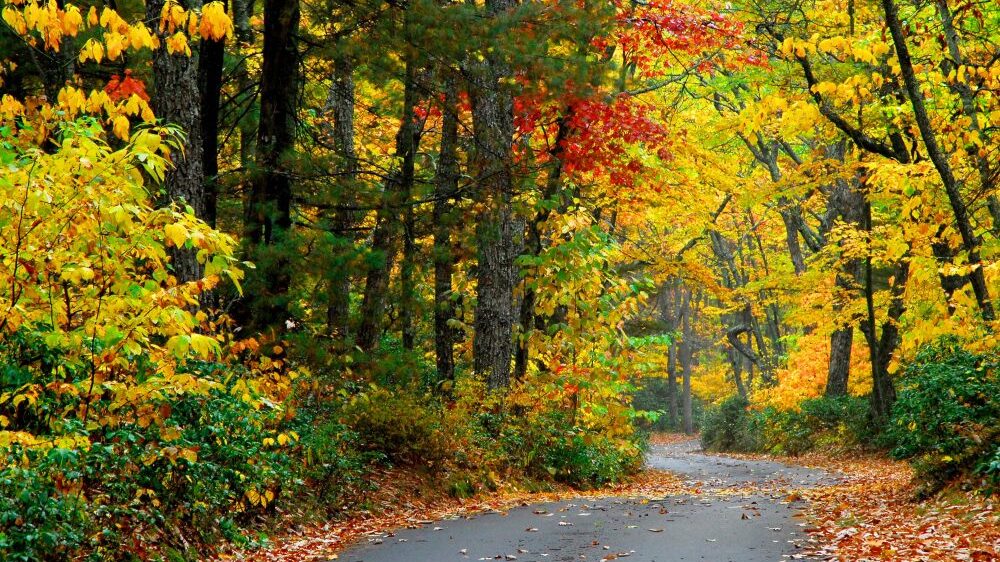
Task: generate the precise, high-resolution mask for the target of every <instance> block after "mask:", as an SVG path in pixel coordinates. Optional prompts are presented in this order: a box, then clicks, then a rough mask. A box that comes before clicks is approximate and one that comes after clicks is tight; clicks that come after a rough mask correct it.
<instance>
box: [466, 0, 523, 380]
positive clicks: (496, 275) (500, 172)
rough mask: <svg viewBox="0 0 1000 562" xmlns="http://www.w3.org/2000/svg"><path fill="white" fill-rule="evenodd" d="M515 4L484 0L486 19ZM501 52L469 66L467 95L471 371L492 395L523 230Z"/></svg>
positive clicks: (506, 338) (504, 360)
mask: <svg viewBox="0 0 1000 562" xmlns="http://www.w3.org/2000/svg"><path fill="white" fill-rule="evenodd" d="M515 6H517V1H516V0H486V15H487V16H488V17H489V18H491V19H500V18H503V17H505V14H506V13H507V12H509V11H510V10H512V9H513V8H514V7H515ZM504 57H505V53H503V52H501V50H500V49H496V48H493V49H488V50H487V51H486V53H484V57H483V59H484V60H483V61H482V62H479V63H474V64H472V65H471V68H470V69H469V70H470V75H471V76H472V84H470V86H471V87H470V94H471V96H470V97H471V101H472V122H473V131H474V139H475V151H474V159H473V162H474V166H475V176H476V183H477V187H478V193H477V195H478V200H479V202H480V204H481V205H482V207H483V210H482V211H481V213H480V215H479V217H478V219H479V220H478V224H477V228H476V242H477V251H478V264H477V267H476V281H477V286H476V294H477V305H476V310H475V316H474V320H473V322H474V328H475V334H474V336H473V342H472V350H473V351H472V355H473V368H474V369H475V371H476V373H477V374H478V375H479V376H481V377H482V378H483V379H485V380H486V382H487V385H488V387H489V388H490V389H491V390H497V389H505V388H507V387H508V386H509V385H510V373H511V356H512V351H513V332H514V304H513V303H514V286H515V282H516V278H517V268H516V266H515V263H514V260H515V259H516V258H517V255H518V253H519V249H518V247H517V244H516V243H515V240H516V238H517V237H518V236H520V233H521V231H522V229H523V227H522V225H521V223H520V221H519V220H518V219H517V217H516V216H515V213H514V208H513V205H512V202H513V197H514V178H513V172H512V170H511V166H512V160H513V137H514V100H513V96H512V94H511V91H510V89H509V87H508V86H507V84H506V82H507V81H508V80H510V79H511V77H512V76H513V73H512V71H511V69H510V65H509V63H508V62H507V61H506V60H505V58H504Z"/></svg>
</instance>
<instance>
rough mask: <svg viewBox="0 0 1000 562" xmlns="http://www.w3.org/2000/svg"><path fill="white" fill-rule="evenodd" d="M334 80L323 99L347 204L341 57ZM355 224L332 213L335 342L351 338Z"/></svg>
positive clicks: (347, 71) (348, 137) (349, 105)
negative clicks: (351, 261)
mask: <svg viewBox="0 0 1000 562" xmlns="http://www.w3.org/2000/svg"><path fill="white" fill-rule="evenodd" d="M333 66H334V70H333V79H332V83H331V85H330V91H329V92H328V94H327V98H326V107H325V108H324V109H325V112H326V113H327V115H329V116H330V119H332V121H333V126H332V127H330V130H329V131H328V134H329V135H330V136H331V140H332V141H333V146H334V151H335V153H336V154H337V156H338V158H339V160H340V161H339V163H338V177H339V180H340V181H338V185H339V186H342V187H341V190H340V192H339V193H338V194H337V195H338V196H339V197H338V200H340V201H347V200H348V197H347V193H349V190H350V189H351V188H352V187H353V184H354V182H355V181H356V180H357V173H358V157H357V152H356V151H355V147H354V64H353V63H352V62H351V61H350V60H349V59H347V58H346V57H344V56H338V57H337V59H336V60H334V62H333ZM354 222H355V218H354V213H353V212H352V211H348V210H341V209H338V210H336V211H334V214H333V220H332V225H331V230H332V231H333V237H334V248H333V256H332V262H333V263H332V267H331V268H330V269H331V272H330V281H329V286H328V287H327V309H326V326H327V333H329V334H330V336H331V337H332V338H333V339H334V341H339V342H344V341H346V340H347V338H348V337H349V336H350V298H351V275H350V271H349V266H348V264H347V260H348V258H349V256H350V254H351V253H352V252H353V250H354V243H353V242H354V241H353V240H352V239H350V238H349V237H348V236H347V233H348V232H349V231H350V230H351V227H352V225H353V224H354Z"/></svg>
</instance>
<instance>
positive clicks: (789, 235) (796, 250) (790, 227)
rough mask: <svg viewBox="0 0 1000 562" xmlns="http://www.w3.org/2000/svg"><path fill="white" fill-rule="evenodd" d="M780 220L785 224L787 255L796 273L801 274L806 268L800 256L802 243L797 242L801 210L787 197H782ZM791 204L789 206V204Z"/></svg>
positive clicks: (803, 259)
mask: <svg viewBox="0 0 1000 562" xmlns="http://www.w3.org/2000/svg"><path fill="white" fill-rule="evenodd" d="M778 204H779V205H781V206H782V210H781V221H782V222H783V223H784V225H785V243H786V244H787V245H788V256H789V258H791V260H792V267H793V268H794V269H795V274H796V275H802V274H803V273H804V272H805V270H806V260H805V258H804V257H803V256H802V245H801V244H799V230H801V228H800V226H799V223H800V222H802V210H801V209H799V207H798V205H791V203H790V202H789V201H788V199H787V198H785V197H782V198H781V199H780V200H779V202H778ZM790 205H791V206H790Z"/></svg>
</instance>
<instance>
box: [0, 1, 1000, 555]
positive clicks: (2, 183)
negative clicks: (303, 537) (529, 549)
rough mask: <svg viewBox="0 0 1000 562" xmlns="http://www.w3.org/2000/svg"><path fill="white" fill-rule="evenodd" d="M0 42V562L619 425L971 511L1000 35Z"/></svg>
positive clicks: (160, 538)
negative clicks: (819, 464) (889, 485)
mask: <svg viewBox="0 0 1000 562" xmlns="http://www.w3.org/2000/svg"><path fill="white" fill-rule="evenodd" d="M0 5H2V20H3V24H2V26H0V52H2V53H3V58H2V61H0V96H2V98H0V166H2V168H0V240H2V245H0V252H2V257H0V310H2V312H0V558H3V559H8V560H40V559H51V560H62V559H68V558H80V559H82V558H86V557H91V558H93V559H101V560H108V559H152V558H157V557H169V556H174V557H181V558H184V557H187V558H188V559H199V558H200V557H202V556H204V555H206V553H209V552H210V551H212V550H213V549H218V548H225V547H224V546H222V544H223V542H228V543H229V544H234V545H237V546H244V547H252V546H254V543H255V540H256V539H254V538H253V537H256V536H257V535H256V534H255V533H254V531H253V529H255V528H258V527H259V526H260V525H262V522H263V521H266V520H267V519H269V518H272V519H273V518H274V517H275V516H276V514H277V513H285V514H287V513H289V512H294V513H295V514H298V515H300V516H301V517H304V518H309V517H312V518H315V517H325V516H327V515H329V514H333V513H339V512H350V511H351V510H352V509H354V508H355V504H356V502H357V498H358V497H359V494H363V493H364V491H365V490H366V486H367V485H368V481H367V479H366V475H368V474H370V473H371V471H372V470H373V469H374V468H375V467H385V466H396V467H407V468H408V470H413V471H418V472H420V473H421V474H423V473H426V479H427V480H428V481H433V482H435V483H437V485H440V486H442V487H445V488H447V489H448V490H449V491H450V492H451V493H452V494H454V495H457V496H462V497H464V496H467V495H473V494H476V493H480V492H482V491H487V490H491V489H495V488H496V487H497V486H498V485H500V483H502V482H505V481H525V482H529V481H530V482H533V483H534V484H533V485H535V486H547V485H552V484H551V483H553V482H556V483H563V484H568V485H571V486H577V487H593V486H601V485H604V484H608V483H613V482H617V481H620V480H622V479H625V478H628V477H629V475H630V474H632V473H633V472H635V471H636V470H637V469H638V468H639V467H640V466H641V464H642V453H643V443H644V436H645V435H646V434H647V433H648V431H649V430H651V429H674V430H679V431H684V432H687V433H693V432H695V431H696V430H698V429H699V428H700V430H701V435H702V441H703V443H704V444H705V445H706V446H708V447H713V448H717V449H726V450H742V451H767V452H772V453H791V454H799V453H802V452H805V451H807V450H809V449H812V448H815V447H824V446H831V445H835V446H847V447H854V446H858V447H870V448H875V449H880V450H885V451H888V452H890V453H891V454H893V455H895V456H897V457H899V458H907V459H912V460H913V462H914V466H915V467H916V470H917V474H918V477H920V478H921V483H922V490H923V491H924V492H925V493H927V494H932V493H934V492H936V491H937V490H939V489H940V488H941V487H943V486H945V485H947V484H949V483H952V482H954V481H956V479H958V480H961V481H963V482H966V483H967V484H970V485H971V487H972V488H976V489H980V490H985V491H990V490H995V489H996V487H997V486H998V485H1000V446H998V443H1000V423H998V420H1000V398H998V397H1000V378H998V367H997V361H998V359H997V349H998V345H1000V342H998V340H997V338H996V330H997V324H996V313H995V304H994V299H995V297H996V295H997V293H998V290H1000V261H998V257H1000V237H998V235H1000V202H998V198H1000V193H998V186H997V183H998V176H1000V166H998V164H997V162H998V154H1000V138H997V137H998V135H997V134H996V127H997V126H998V125H1000V97H998V92H1000V63H998V59H1000V50H998V48H997V40H998V37H1000V7H998V6H997V5H996V4H995V3H993V2H987V1H975V0H973V1H969V2H958V1H956V0H933V1H929V2H922V1H909V0H878V1H875V0H812V1H810V2H791V1H787V0H765V1H763V2H742V1H736V2H715V1H712V0H642V1H639V0H614V1H594V0H536V1H527V0H525V1H520V0H484V1H471V0H470V1H466V2H453V1H448V0H401V1H382V0H352V1H342V0H261V1H260V2H255V1H254V0H228V1H226V0H223V1H218V0H216V1H212V2H205V3H203V2H201V1H199V0H182V1H177V0H146V2H145V3H143V2H140V1H135V0H128V1H123V2H111V3H100V2H90V1H87V0H79V1H78V0H45V1H42V0H3V1H2V3H0ZM219 539H224V541H222V542H220V540H219ZM210 545H215V546H214V547H211V546H210Z"/></svg>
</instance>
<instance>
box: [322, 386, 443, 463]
mask: <svg viewBox="0 0 1000 562" xmlns="http://www.w3.org/2000/svg"><path fill="white" fill-rule="evenodd" d="M341 421H342V423H343V424H344V425H345V426H346V427H348V428H351V429H352V430H353V431H354V432H355V433H356V434H357V446H358V447H359V448H360V449H361V450H362V451H366V452H368V453H375V454H379V455H382V456H384V458H385V459H386V460H388V461H390V462H392V463H395V464H404V465H413V464H423V463H428V462H429V463H439V462H441V461H443V460H445V459H446V458H448V457H449V455H450V454H451V452H452V451H449V449H448V446H447V445H448V441H447V438H446V435H445V432H444V431H443V428H442V412H441V411H440V406H438V405H437V404H436V403H434V401H433V400H432V399H431V398H430V396H427V395H419V394H416V393H413V392H408V391H406V390H402V389H400V390H397V391H391V390H388V389H386V388H382V387H380V386H376V385H371V386H370V387H368V388H367V389H365V390H364V391H362V392H360V393H358V394H356V395H354V396H352V397H351V399H350V401H349V402H348V403H347V404H346V405H345V406H344V408H343V411H342V412H341Z"/></svg>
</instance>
